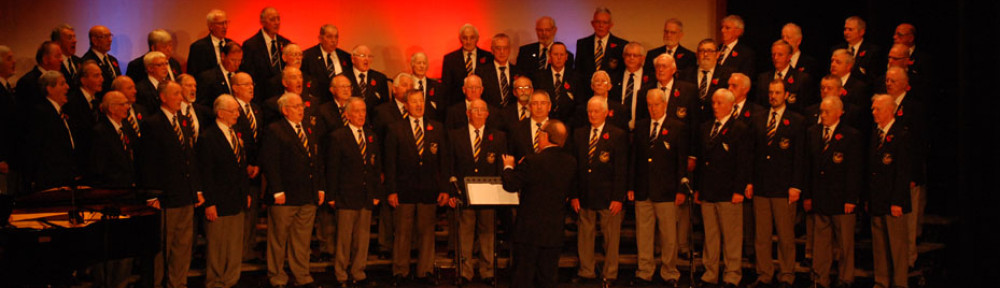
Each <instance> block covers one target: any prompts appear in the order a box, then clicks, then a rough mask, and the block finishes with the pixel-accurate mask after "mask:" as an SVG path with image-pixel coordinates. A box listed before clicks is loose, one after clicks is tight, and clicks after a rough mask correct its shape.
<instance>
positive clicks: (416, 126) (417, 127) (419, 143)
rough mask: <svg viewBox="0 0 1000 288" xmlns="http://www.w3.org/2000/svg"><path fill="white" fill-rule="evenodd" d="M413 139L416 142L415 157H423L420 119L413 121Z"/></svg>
mask: <svg viewBox="0 0 1000 288" xmlns="http://www.w3.org/2000/svg"><path fill="white" fill-rule="evenodd" d="M413 131H416V132H414V133H413V138H414V139H415V140H416V141H417V156H421V155H424V129H423V127H421V126H420V119H413Z"/></svg>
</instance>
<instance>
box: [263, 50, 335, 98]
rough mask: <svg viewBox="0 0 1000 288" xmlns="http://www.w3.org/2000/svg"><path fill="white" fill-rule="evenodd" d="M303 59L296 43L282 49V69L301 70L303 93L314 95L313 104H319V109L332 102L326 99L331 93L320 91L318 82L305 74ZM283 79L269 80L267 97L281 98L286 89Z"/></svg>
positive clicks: (274, 77) (275, 76)
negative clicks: (320, 106) (327, 94)
mask: <svg viewBox="0 0 1000 288" xmlns="http://www.w3.org/2000/svg"><path fill="white" fill-rule="evenodd" d="M302 59H303V54H302V48H301V47H299V45H298V44H294V43H292V44H288V45H285V47H284V48H282V49H281V61H282V63H284V64H283V66H282V67H284V68H282V69H287V68H295V69H299V71H302V89H303V91H304V92H303V93H306V94H309V95H312V98H313V103H316V104H317V105H316V106H317V107H319V104H323V103H326V102H327V101H330V98H328V97H326V93H329V92H330V91H329V90H320V88H319V85H317V83H316V82H317V80H316V79H315V78H313V77H312V75H310V74H305V71H304V70H302ZM283 77H284V75H282V74H277V75H274V76H271V78H270V79H267V83H265V85H267V87H268V92H267V94H265V95H276V96H281V94H283V93H284V91H283V90H284V88H285V87H284V85H283V84H282V83H281V80H282V78H283ZM328 84H329V83H328Z"/></svg>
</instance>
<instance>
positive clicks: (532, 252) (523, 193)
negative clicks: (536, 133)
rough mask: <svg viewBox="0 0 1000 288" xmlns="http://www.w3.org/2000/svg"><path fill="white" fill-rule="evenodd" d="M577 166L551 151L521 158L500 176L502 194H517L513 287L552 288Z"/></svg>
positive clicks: (560, 152)
mask: <svg viewBox="0 0 1000 288" xmlns="http://www.w3.org/2000/svg"><path fill="white" fill-rule="evenodd" d="M575 166H576V160H575V159H573V156H571V155H570V154H569V153H568V152H566V150H564V149H563V148H561V147H557V146H552V147H548V148H545V149H543V150H542V151H541V152H540V153H538V154H531V155H528V156H525V157H524V160H522V161H521V162H520V163H519V164H517V167H516V168H514V169H510V168H506V169H504V171H503V175H502V176H503V177H502V179H503V188H504V190H506V191H510V192H514V191H520V198H521V199H520V200H521V201H520V204H519V205H518V208H517V212H518V217H517V220H516V221H515V222H514V236H513V238H514V245H516V248H515V250H516V251H517V257H515V258H514V261H516V264H515V265H514V267H516V268H515V271H514V284H512V286H517V287H555V286H556V281H557V278H558V271H559V253H560V251H561V250H562V245H563V242H564V241H563V238H564V234H563V230H564V229H563V225H564V221H565V218H566V205H565V203H566V198H567V197H569V194H570V191H572V190H574V189H576V184H575V183H576V181H575V177H576V171H573V169H565V168H566V167H575Z"/></svg>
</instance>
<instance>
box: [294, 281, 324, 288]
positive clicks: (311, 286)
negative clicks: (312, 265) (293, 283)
mask: <svg viewBox="0 0 1000 288" xmlns="http://www.w3.org/2000/svg"><path fill="white" fill-rule="evenodd" d="M299 288H323V287H322V286H319V285H318V284H316V282H315V281H313V282H309V283H306V284H302V285H299Z"/></svg>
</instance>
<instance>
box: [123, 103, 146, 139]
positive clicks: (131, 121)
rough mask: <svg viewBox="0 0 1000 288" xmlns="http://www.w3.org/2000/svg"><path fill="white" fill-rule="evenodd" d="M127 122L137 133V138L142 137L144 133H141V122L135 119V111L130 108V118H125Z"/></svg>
mask: <svg viewBox="0 0 1000 288" xmlns="http://www.w3.org/2000/svg"><path fill="white" fill-rule="evenodd" d="M125 121H126V122H128V126H131V127H132V131H135V136H136V137H142V132H141V131H139V121H136V119H135V110H133V109H132V108H128V117H125Z"/></svg>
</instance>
